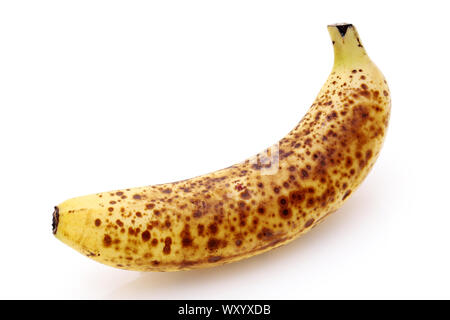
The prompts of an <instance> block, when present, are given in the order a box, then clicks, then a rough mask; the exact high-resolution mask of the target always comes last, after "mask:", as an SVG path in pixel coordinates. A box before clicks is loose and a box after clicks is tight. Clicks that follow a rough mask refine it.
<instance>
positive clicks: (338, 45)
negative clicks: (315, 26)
mask: <svg viewBox="0 0 450 320" xmlns="http://www.w3.org/2000/svg"><path fill="white" fill-rule="evenodd" d="M328 32H329V33H330V37H331V41H332V43H333V48H334V68H339V67H345V68H349V67H352V66H356V65H359V64H361V63H367V61H368V60H369V57H368V55H367V53H366V50H365V49H364V47H363V45H362V44H361V41H360V40H359V35H358V32H357V31H356V28H355V27H354V26H353V25H352V24H350V23H337V24H332V25H329V26H328Z"/></svg>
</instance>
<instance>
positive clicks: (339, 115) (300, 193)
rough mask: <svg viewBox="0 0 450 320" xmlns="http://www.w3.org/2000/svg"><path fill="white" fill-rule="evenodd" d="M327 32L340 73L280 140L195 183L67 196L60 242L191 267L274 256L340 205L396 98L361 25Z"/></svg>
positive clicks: (151, 266) (130, 261) (370, 158)
mask: <svg viewBox="0 0 450 320" xmlns="http://www.w3.org/2000/svg"><path fill="white" fill-rule="evenodd" d="M328 31H329V34H330V36H331V40H332V43H333V47H334V66H333V69H332V72H331V74H330V76H329V78H328V80H327V81H326V83H325V84H324V86H323V87H322V89H321V91H320V92H319V94H318V96H317V98H316V100H315V101H314V103H313V104H312V106H311V107H310V108H309V110H308V112H307V113H306V115H305V116H304V117H303V119H302V120H301V121H300V122H299V124H298V125H297V126H296V127H295V128H294V129H293V130H291V131H290V132H289V133H288V134H287V135H286V136H285V137H284V138H283V139H281V140H280V141H279V143H277V144H276V145H274V146H272V147H270V148H267V149H266V150H264V151H263V152H261V153H259V154H257V155H256V156H254V157H252V158H250V159H247V160H245V161H243V162H241V163H239V164H236V165H233V166H231V167H228V168H225V169H222V170H218V171H216V172H212V173H209V174H206V175H202V176H198V177H195V178H192V179H189V180H184V181H178V182H173V183H167V184H160V185H152V186H146V187H139V188H132V189H123V190H115V191H110V192H103V193H97V194H92V195H87V196H82V197H77V198H73V199H70V200H67V201H65V202H63V203H61V204H59V205H58V206H56V207H55V211H54V213H53V233H54V235H55V236H56V238H58V239H59V240H61V241H62V242H64V243H66V244H67V245H69V246H71V247H73V248H74V249H76V250H78V251H79V252H81V253H82V254H84V255H86V256H88V257H90V258H92V259H94V260H96V261H98V262H101V263H104V264H106V265H110V266H113V267H116V268H121V269H128V270H137V271H177V270H188V269H194V268H204V267H211V266H217V265H221V264H225V263H230V262H234V261H238V260H241V259H244V258H247V257H251V256H254V255H257V254H260V253H263V252H266V251H268V250H270V249H272V248H276V247H278V246H281V245H283V244H286V243H288V242H290V241H292V240H294V239H296V238H297V237H299V236H300V235H302V234H304V233H306V232H308V231H309V230H311V229H312V228H313V227H314V226H316V225H317V224H318V223H320V222H321V221H322V220H323V219H324V218H325V217H327V216H328V215H329V214H330V213H332V212H334V211H336V210H337V209H338V208H339V207H341V206H342V204H343V203H344V202H345V201H346V200H347V199H349V197H350V196H351V194H352V193H353V192H354V191H355V189H356V188H357V187H358V186H359V185H360V184H361V182H362V181H363V179H364V178H365V177H366V176H367V174H368V172H369V170H370V169H371V168H372V166H373V164H374V163H375V160H376V159H377V157H378V154H379V152H380V149H381V147H382V144H383V141H384V137H385V134H386V130H387V126H388V122H389V115H390V108H391V100H390V92H389V89H388V86H387V83H386V81H385V79H384V77H383V75H382V74H381V72H380V71H379V69H378V68H377V67H376V66H375V65H374V64H373V63H372V61H371V60H370V58H369V57H368V56H367V54H366V51H365V49H364V47H363V46H362V44H361V41H360V39H359V36H358V33H357V31H356V29H355V27H354V26H353V25H351V24H335V25H329V26H328Z"/></svg>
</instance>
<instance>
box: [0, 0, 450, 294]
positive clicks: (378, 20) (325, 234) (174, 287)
mask: <svg viewBox="0 0 450 320" xmlns="http://www.w3.org/2000/svg"><path fill="white" fill-rule="evenodd" d="M445 3H446V2H445V1H442V2H439V1H426V2H423V1H421V2H414V1H407V2H406V1H405V2H402V1H371V2H365V1H308V2H303V1H302V2H300V1H261V0H258V1H246V0H238V1H230V0H229V1H220V2H219V1H194V0H190V1H158V2H157V1H154V2H148V1H92V0H89V1H2V2H1V4H0V108H1V116H0V137H1V149H0V150H1V158H0V161H1V166H0V181H1V184H0V188H1V189H0V194H1V206H0V210H1V211H0V215H1V216H0V227H1V231H0V250H1V251H0V261H1V263H0V298H2V299H16V298H24V299H36V298H37V299H50V298H52V299H71V298H74V299H187V298H189V299H229V298H234V299H317V298H322V299H334V298H338V299H351V298H355V299H369V298H374V299H404V298H406V299H413V298H425V299H431V298H438V299H443V298H445V299H449V298H450V292H449V287H450V273H449V270H450V248H449V244H450V210H449V201H450V194H449V192H448V190H449V178H450V176H449V172H448V163H449V161H450V159H449V153H448V146H449V140H448V137H449V133H450V125H449V123H450V90H449V83H450V78H449V71H450V68H449V54H450V52H449V49H450V41H449V34H450V32H449V31H450V25H449V23H448V12H449V11H448V8H445ZM335 22H350V23H353V24H354V25H355V26H356V27H357V29H358V31H359V33H360V36H361V40H362V42H363V44H364V46H365V48H366V49H367V52H368V53H369V55H370V56H371V58H372V59H373V60H374V62H375V63H376V64H377V65H378V66H379V67H380V69H381V70H382V72H383V73H384V75H385V76H386V79H387V80H388V83H389V85H390V89H391V93H392V115H391V122H390V128H389V130H388V135H387V139H386V142H385V145H384V148H383V150H382V152H381V155H380V157H379V159H378V162H377V163H376V165H375V166H374V168H373V170H372V172H371V173H370V175H369V176H368V177H367V179H366V180H365V181H364V183H363V184H362V186H361V187H360V188H359V189H358V190H357V191H356V192H355V193H354V195H353V196H352V197H351V198H350V200H349V201H348V202H347V203H346V204H345V205H344V207H343V208H342V209H341V210H339V211H338V212H337V213H335V214H334V215H332V216H330V217H329V218H328V220H327V221H325V222H324V223H323V224H321V225H320V226H319V227H317V228H315V229H314V230H313V231H311V232H310V233H308V234H307V235H305V236H303V237H302V238H300V239H298V240H296V241H294V242H293V243H291V244H288V245H286V246H283V247H281V248H279V249H276V250H273V251H270V252H268V253H266V254H263V255H260V256H257V257H254V258H251V259H248V260H244V261H241V262H238V263H233V264H229V265H226V266H222V267H217V268H213V269H205V270H196V271H188V272H177V273H145V274H144V273H137V272H131V271H122V270H116V269H114V268H111V267H108V266H104V265H101V264H99V263H97V262H94V261H91V260H90V259H88V258H86V257H84V256H82V255H81V254H79V253H77V252H76V251H74V250H72V249H71V248H69V247H67V246H66V245H64V244H63V243H61V242H59V241H58V240H57V239H55V238H54V237H53V235H52V233H51V214H52V211H53V206H54V205H56V204H58V203H60V202H62V201H64V200H66V199H67V198H71V197H74V196H79V195H84V194H89V193H94V192H100V191H107V190H114V189H119V188H126V187H134V186H143V185H149V184H156V183H163V182H171V181H176V180H180V179H185V178H189V177H192V176H197V175H199V174H203V173H207V172H210V171H214V170H216V169H220V168H223V167H227V166H229V165H231V164H233V163H236V162H240V161H242V160H243V159H245V158H247V157H248V156H251V155H253V154H255V153H257V152H259V151H261V150H263V149H264V148H265V147H267V146H269V145H271V144H273V143H275V142H276V141H278V140H279V139H280V138H282V137H283V136H284V135H285V134H286V133H287V132H288V131H290V129H292V128H293V127H294V126H295V125H296V124H297V123H298V121H299V120H300V119H301V118H302V116H303V114H304V113H305V112H306V111H307V109H308V107H309V106H310V105H311V103H312V102H313V100H314V98H315V96H316V94H317V93H318V91H319V89H320V87H321V86H322V84H323V82H324V81H325V80H326V78H327V77H328V74H329V72H330V70H331V67H332V61H333V56H332V46H331V43H330V39H329V36H328V33H327V29H326V25H327V24H331V23H335Z"/></svg>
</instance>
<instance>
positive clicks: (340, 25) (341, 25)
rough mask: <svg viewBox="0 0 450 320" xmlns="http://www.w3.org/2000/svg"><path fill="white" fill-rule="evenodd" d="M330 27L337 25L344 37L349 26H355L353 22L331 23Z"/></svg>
mask: <svg viewBox="0 0 450 320" xmlns="http://www.w3.org/2000/svg"><path fill="white" fill-rule="evenodd" d="M328 27H336V28H337V29H338V31H339V33H340V35H341V36H342V37H345V34H346V33H347V30H348V28H351V27H353V24H351V23H335V24H330V25H328Z"/></svg>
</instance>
